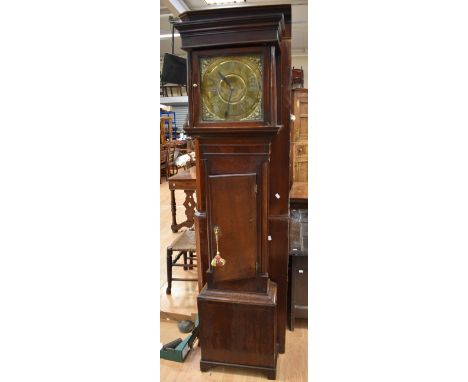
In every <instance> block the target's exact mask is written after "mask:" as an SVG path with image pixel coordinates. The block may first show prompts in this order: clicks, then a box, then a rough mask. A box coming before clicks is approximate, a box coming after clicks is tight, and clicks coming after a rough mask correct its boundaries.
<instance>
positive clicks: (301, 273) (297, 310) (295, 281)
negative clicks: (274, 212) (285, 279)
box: [288, 209, 308, 330]
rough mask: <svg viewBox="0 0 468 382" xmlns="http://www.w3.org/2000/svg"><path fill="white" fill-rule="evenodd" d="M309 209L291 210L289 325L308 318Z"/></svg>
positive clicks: (291, 325)
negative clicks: (296, 320) (299, 319)
mask: <svg viewBox="0 0 468 382" xmlns="http://www.w3.org/2000/svg"><path fill="white" fill-rule="evenodd" d="M307 215H308V211H307V209H297V210H291V226H290V252H289V254H290V255H289V306H288V313H289V327H290V328H291V330H294V322H295V319H296V318H307V309H308V307H307V275H308V265H307V263H308V233H307V225H308V223H307Z"/></svg>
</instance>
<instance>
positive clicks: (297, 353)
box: [159, 181, 308, 382]
mask: <svg viewBox="0 0 468 382" xmlns="http://www.w3.org/2000/svg"><path fill="white" fill-rule="evenodd" d="M160 187H161V209H160V211H161V212H160V222H161V228H160V229H161V231H160V233H161V242H160V255H161V256H160V258H161V260H160V262H161V268H160V269H161V273H160V292H159V296H160V302H161V310H162V311H164V312H170V313H179V314H185V315H192V314H193V313H196V312H197V303H196V298H197V294H198V288H197V283H196V282H181V281H175V282H173V283H172V293H171V294H170V295H167V294H166V287H167V276H166V248H167V246H168V245H169V244H170V243H171V242H172V241H173V240H174V239H175V238H176V237H177V236H178V235H179V234H180V233H173V232H172V231H171V221H172V215H171V206H170V202H171V195H170V192H169V187H168V184H167V182H166V181H163V182H162V183H161V186H160ZM175 197H176V203H177V215H176V216H177V222H181V221H184V220H185V208H184V207H183V206H182V203H183V201H184V199H185V194H184V192H183V191H176V194H175ZM185 229H186V228H182V230H185ZM176 268H177V269H174V277H177V276H176V275H179V276H181V277H189V278H196V277H197V271H196V269H195V270H192V271H184V270H183V269H182V267H176ZM307 333H308V330H307V320H296V326H295V330H294V331H293V332H291V331H290V330H287V331H286V352H285V353H284V354H280V355H279V356H278V366H277V378H276V380H277V381H287V382H296V381H307ZM199 362H200V348H199V347H198V346H195V347H194V348H193V349H192V350H191V352H190V353H189V355H188V356H187V358H186V359H185V362H184V363H179V362H173V361H168V360H164V359H161V360H160V380H161V381H165V382H166V381H167V382H172V381H174V382H181V381H184V382H185V381H220V382H250V381H267V378H266V377H265V376H264V375H263V374H262V373H260V372H255V371H246V370H241V369H235V368H227V367H218V368H214V369H212V370H210V371H209V372H206V373H201V372H200V367H199Z"/></svg>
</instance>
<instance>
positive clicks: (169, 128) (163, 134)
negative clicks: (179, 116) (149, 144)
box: [159, 112, 177, 144]
mask: <svg viewBox="0 0 468 382" xmlns="http://www.w3.org/2000/svg"><path fill="white" fill-rule="evenodd" d="M161 113H162V112H161ZM166 113H173V112H165V115H161V116H160V117H159V137H160V143H162V144H166V143H167V142H171V141H172V140H175V139H176V138H177V128H176V126H175V114H174V115H172V114H166Z"/></svg>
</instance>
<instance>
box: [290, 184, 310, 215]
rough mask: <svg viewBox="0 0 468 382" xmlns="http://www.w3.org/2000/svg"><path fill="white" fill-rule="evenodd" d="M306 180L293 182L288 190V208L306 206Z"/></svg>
mask: <svg viewBox="0 0 468 382" xmlns="http://www.w3.org/2000/svg"><path fill="white" fill-rule="evenodd" d="M307 204H308V195H307V182H294V183H293V185H292V187H291V191H289V207H290V209H303V208H307Z"/></svg>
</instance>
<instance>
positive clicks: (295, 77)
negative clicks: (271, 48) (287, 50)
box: [291, 66, 304, 88]
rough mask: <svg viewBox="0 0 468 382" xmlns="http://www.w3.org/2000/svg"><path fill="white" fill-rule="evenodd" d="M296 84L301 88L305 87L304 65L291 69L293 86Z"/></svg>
mask: <svg viewBox="0 0 468 382" xmlns="http://www.w3.org/2000/svg"><path fill="white" fill-rule="evenodd" d="M295 85H299V88H303V87H304V70H303V69H302V66H301V68H300V69H298V68H295V67H294V66H293V68H292V70H291V86H292V87H293V88H294V87H295Z"/></svg>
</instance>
